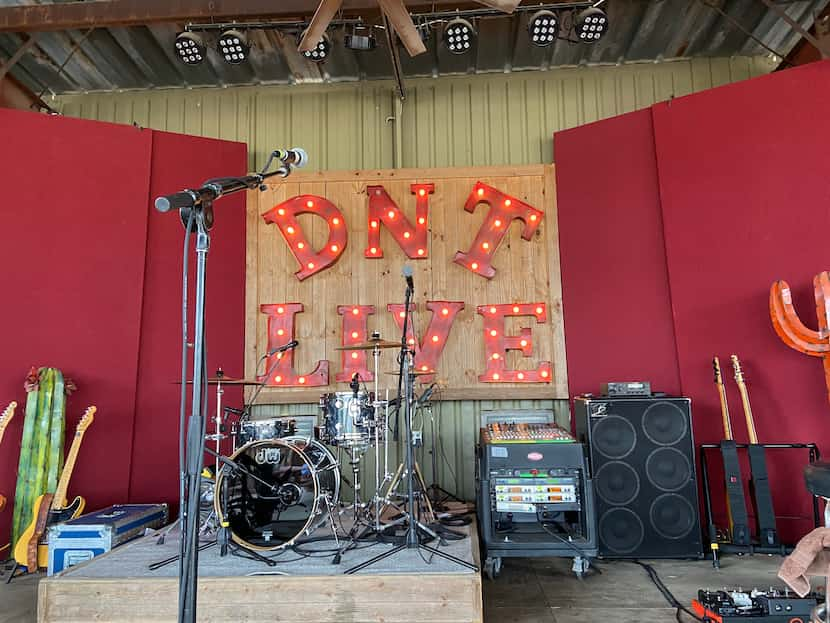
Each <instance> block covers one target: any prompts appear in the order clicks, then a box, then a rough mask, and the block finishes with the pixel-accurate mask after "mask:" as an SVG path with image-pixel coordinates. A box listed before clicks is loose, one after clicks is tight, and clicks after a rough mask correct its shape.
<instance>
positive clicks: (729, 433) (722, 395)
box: [718, 382, 733, 440]
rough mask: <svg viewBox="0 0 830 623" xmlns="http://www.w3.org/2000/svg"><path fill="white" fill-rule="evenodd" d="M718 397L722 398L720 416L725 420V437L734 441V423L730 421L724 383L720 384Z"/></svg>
mask: <svg viewBox="0 0 830 623" xmlns="http://www.w3.org/2000/svg"><path fill="white" fill-rule="evenodd" d="M718 395H719V396H720V414H721V418H722V419H723V436H724V438H725V439H728V440H732V439H733V437H732V421H731V420H730V419H729V403H728V402H726V387H724V385H723V382H720V383H718Z"/></svg>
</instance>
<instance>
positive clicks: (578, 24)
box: [574, 7, 608, 43]
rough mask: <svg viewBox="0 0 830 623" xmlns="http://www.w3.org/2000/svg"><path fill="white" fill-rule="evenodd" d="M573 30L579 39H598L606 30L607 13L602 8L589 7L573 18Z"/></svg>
mask: <svg viewBox="0 0 830 623" xmlns="http://www.w3.org/2000/svg"><path fill="white" fill-rule="evenodd" d="M574 31H575V33H576V38H577V39H578V40H579V41H582V42H585V43H594V42H596V41H599V40H600V39H601V38H602V36H603V35H604V34H605V33H606V32H608V15H606V14H605V11H603V10H602V9H598V8H597V7H589V8H587V9H585V10H584V11H582V12H581V13H579V14H578V15H577V16H576V17H575V18H574Z"/></svg>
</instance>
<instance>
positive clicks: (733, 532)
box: [710, 357, 750, 546]
mask: <svg viewBox="0 0 830 623" xmlns="http://www.w3.org/2000/svg"><path fill="white" fill-rule="evenodd" d="M712 368H713V369H714V371H715V385H717V387H718V395H719V396H720V411H721V418H722V419H723V441H721V443H720V451H721V456H722V457H723V475H724V481H725V483H726V516H727V518H728V520H729V534H730V537H731V539H732V543H734V544H735V545H749V543H750V534H749V516H748V515H747V513H746V499H745V498H744V484H743V478H741V463H740V461H739V460H738V448H737V446H736V445H735V441H734V437H733V436H732V422H731V420H730V419H729V403H728V402H727V401H726V387H725V386H724V384H723V375H722V374H721V371H720V360H719V359H718V358H717V357H713V358H712ZM712 537H714V540H712ZM710 541H711V542H712V543H713V544H714V545H715V546H716V545H717V535H710Z"/></svg>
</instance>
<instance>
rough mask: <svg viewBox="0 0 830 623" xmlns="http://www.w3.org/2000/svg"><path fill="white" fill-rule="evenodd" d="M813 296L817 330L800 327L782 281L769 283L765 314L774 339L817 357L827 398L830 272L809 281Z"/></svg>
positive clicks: (787, 286) (829, 354)
mask: <svg viewBox="0 0 830 623" xmlns="http://www.w3.org/2000/svg"><path fill="white" fill-rule="evenodd" d="M813 287H814V290H815V297H816V316H817V317H818V330H817V331H813V330H812V329H808V328H807V327H806V326H804V323H803V322H801V320H800V319H799V317H798V314H797V313H796V311H795V308H794V307H793V303H792V294H791V293H790V286H789V285H788V284H787V282H786V281H782V280H779V281H776V282H775V283H773V284H772V288H771V289H770V294H769V313H770V318H771V319H772V326H773V328H774V329H775V332H776V333H777V334H778V337H780V338H781V341H783V342H784V343H785V344H786V345H787V346H789V347H790V348H792V349H794V350H797V351H799V352H801V353H805V354H807V355H810V356H811V357H821V358H822V362H823V364H824V380H825V383H826V384H827V391H828V397H830V329H828V327H830V273H828V272H827V271H825V272H822V273H819V274H818V275H816V276H815V277H814V278H813Z"/></svg>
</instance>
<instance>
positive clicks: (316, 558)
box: [56, 524, 478, 579]
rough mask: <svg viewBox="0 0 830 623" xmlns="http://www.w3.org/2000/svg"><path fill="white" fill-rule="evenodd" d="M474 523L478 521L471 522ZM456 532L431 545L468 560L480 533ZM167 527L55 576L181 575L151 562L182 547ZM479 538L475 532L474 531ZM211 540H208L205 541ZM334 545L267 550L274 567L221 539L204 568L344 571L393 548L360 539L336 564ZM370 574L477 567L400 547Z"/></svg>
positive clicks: (218, 571) (204, 554)
mask: <svg viewBox="0 0 830 623" xmlns="http://www.w3.org/2000/svg"><path fill="white" fill-rule="evenodd" d="M472 526H475V524H472ZM451 529H452V530H454V531H455V532H461V533H464V534H465V535H466V537H465V538H464V539H462V540H456V541H449V540H448V541H447V542H446V545H439V544H438V542H436V541H433V542H432V543H430V544H429V545H430V546H432V547H437V548H438V549H439V550H440V551H442V552H446V553H447V554H450V555H452V556H455V557H457V558H460V559H462V560H465V561H467V562H469V563H473V564H475V563H474V561H473V548H474V547H475V548H478V537H477V535H476V533H475V531H474V529H471V526H464V527H453V528H451ZM167 530H168V529H167V528H164V529H162V530H159V531H158V532H156V533H153V534H150V535H148V536H145V537H142V538H141V539H139V540H136V541H133V542H131V543H128V544H126V545H123V546H121V547H119V548H116V549H115V550H113V551H112V552H110V553H109V554H106V555H104V556H100V557H98V558H94V559H93V560H90V561H89V562H86V563H83V564H81V565H78V566H77V567H71V568H69V569H67V570H66V571H64V572H63V573H62V574H61V575H60V576H56V577H72V578H75V579H78V578H131V577H133V578H134V577H144V578H168V577H176V576H177V575H178V563H177V562H173V563H171V564H168V565H166V566H164V567H161V568H160V569H157V570H155V571H151V570H150V569H149V565H151V564H153V563H157V562H160V561H163V560H165V559H168V558H171V557H174V556H177V555H178V553H179V540H180V532H179V530H178V529H177V528H173V529H172V530H170V531H169V533H167V534H166V536H165V538H164V542H163V543H162V544H159V536H158V535H159V534H161V533H163V532H167ZM471 532H472V534H473V535H474V538H473V539H471V538H470V533H471ZM330 536H331V531H330V530H327V529H325V528H320V529H318V530H317V531H316V532H315V533H314V534H313V535H312V538H315V537H330ZM208 542H209V541H203V544H206V543H208ZM333 547H335V544H334V541H333V540H324V541H317V542H313V543H307V544H304V545H302V546H301V549H302V551H303V553H305V554H310V555H306V556H301V555H298V554H297V553H296V552H295V551H293V550H290V549H289V550H286V551H284V552H282V553H277V554H274V553H269V552H264V554H266V555H267V556H268V557H271V558H273V560H274V561H275V562H276V563H277V564H276V565H275V566H273V567H271V566H268V565H266V564H265V563H262V562H259V561H255V560H249V559H247V558H244V557H242V556H237V555H228V556H225V557H221V556H220V555H219V547H218V546H217V545H213V546H210V547H208V548H206V549H204V550H202V551H201V552H199V574H200V575H202V576H205V577H228V576H244V575H268V574H277V575H340V574H342V573H343V572H344V571H346V570H347V569H349V568H351V567H354V566H355V565H358V564H360V563H361V562H364V561H366V560H369V559H370V558H372V557H374V556H376V555H378V554H381V553H383V552H384V551H388V550H389V549H391V548H392V546H391V545H386V544H382V543H376V542H373V543H368V542H360V543H359V544H358V545H357V546H356V547H355V549H352V550H350V551H348V552H346V553H345V554H344V555H343V558H342V561H341V562H340V564H339V565H335V564H332V557H333V552H328V551H320V550H321V549H322V550H329V549H331V548H333ZM358 573H359V574H362V575H367V574H411V573H419V574H420V573H473V571H472V570H470V569H468V568H467V567H463V566H461V565H458V564H456V563H454V562H451V561H448V560H445V559H444V558H441V557H439V556H433V555H432V554H431V553H429V552H427V551H423V550H421V551H418V550H404V551H401V552H398V553H396V554H394V555H392V556H390V557H388V558H386V559H384V560H382V561H380V562H377V563H375V564H374V565H372V566H370V567H367V568H366V569H364V570H361V571H359V572H358Z"/></svg>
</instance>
